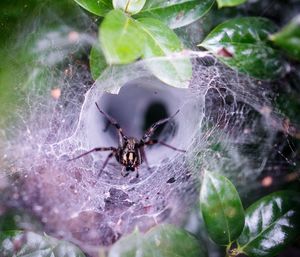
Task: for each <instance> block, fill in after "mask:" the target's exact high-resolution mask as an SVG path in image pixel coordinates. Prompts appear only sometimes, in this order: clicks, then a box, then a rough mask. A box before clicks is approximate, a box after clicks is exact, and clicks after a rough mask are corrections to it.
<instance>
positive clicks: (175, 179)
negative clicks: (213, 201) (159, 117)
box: [3, 27, 296, 255]
mask: <svg viewBox="0 0 300 257" xmlns="http://www.w3.org/2000/svg"><path fill="white" fill-rule="evenodd" d="M72 33H73V34H72ZM76 33H78V32H76ZM72 36H73V37H74V36H76V38H77V39H78V40H77V41H76V44H74V41H72V40H70V38H71V39H72ZM45 38H46V39H47V38H48V40H46V41H45ZM63 39H64V40H63ZM43 40H44V41H38V44H37V46H42V47H34V48H33V49H35V50H36V49H38V50H40V52H39V54H40V56H41V58H42V60H43V62H44V63H43V65H42V66H41V67H36V68H35V69H34V70H33V71H32V73H31V79H30V84H31V87H30V88H29V89H28V91H27V94H26V96H25V97H26V99H27V105H26V108H23V109H22V110H19V112H18V113H17V114H18V115H17V120H18V122H17V123H16V124H17V125H15V126H14V127H11V128H10V130H9V133H7V134H6V135H7V140H6V144H5V148H4V150H3V152H5V153H6V154H5V156H4V157H5V158H4V161H5V163H6V174H8V175H9V179H10V181H11V185H10V186H8V187H7V188H6V190H5V193H6V196H7V197H6V198H5V204H6V205H8V206H14V207H19V208H25V209H27V210H29V211H30V212H32V213H34V214H35V216H36V217H38V218H39V220H40V221H41V222H42V224H43V226H44V230H45V231H46V232H48V233H51V234H53V235H55V236H59V237H62V238H64V239H66V240H70V241H72V242H75V243H77V244H78V245H79V246H80V247H81V248H82V249H84V250H86V251H87V252H89V253H90V254H91V255H93V254H95V255H96V253H97V252H98V249H99V246H103V247H109V246H110V245H111V244H112V243H114V242H115V241H116V240H118V239H119V238H120V237H121V236H122V235H124V234H127V233H129V232H131V231H132V230H133V229H134V228H136V227H138V228H139V229H140V230H141V231H146V230H148V229H149V228H150V227H152V226H155V225H156V224H159V223H164V222H167V223H174V224H177V225H179V226H182V225H184V224H185V222H186V221H187V219H188V216H189V214H190V211H191V210H192V208H193V207H194V206H195V205H196V204H197V201H198V192H199V187H200V182H201V174H202V171H203V170H204V169H209V170H212V171H216V172H220V173H223V174H225V175H226V176H228V177H229V178H230V179H232V180H233V181H234V183H235V184H236V185H238V186H239V187H240V188H244V189H243V190H244V192H245V193H247V192H249V191H250V190H252V189H253V188H255V187H257V186H258V184H257V183H256V179H257V177H258V176H259V175H260V174H261V173H262V172H263V171H264V170H265V169H266V168H268V167H271V166H272V163H274V161H275V160H274V158H278V155H274V152H276V153H277V152H278V151H277V150H275V149H274V144H275V143H276V144H277V145H286V144H287V140H286V139H284V140H283V141H279V142H278V133H279V132H280V131H281V132H287V131H286V127H285V126H284V122H283V117H281V116H280V115H279V114H278V113H276V112H275V111H274V108H273V103H272V99H273V98H274V94H275V93H274V90H273V89H274V84H270V83H267V82H262V81H256V80H253V79H250V78H249V77H247V76H244V75H241V74H238V73H237V72H235V71H233V70H231V69H228V68H226V67H225V66H224V65H222V64H221V63H219V62H218V61H217V60H216V59H215V58H214V57H212V56H210V55H209V54H208V53H205V52H204V53H201V54H199V53H187V52H185V53H183V56H176V57H175V56H174V57H171V58H183V57H184V58H186V57H187V55H188V57H189V58H190V59H191V61H192V64H193V76H192V79H191V82H190V88H189V89H177V88H173V87H170V86H167V85H165V84H163V83H162V82H160V81H159V80H158V79H156V78H155V77H154V76H153V75H152V74H151V73H150V72H149V70H148V69H147V61H139V62H137V63H134V64H130V65H126V66H120V67H113V68H108V69H107V70H106V71H105V72H104V74H103V75H102V76H101V77H100V78H99V79H98V80H97V81H96V82H95V83H94V82H93V80H92V79H91V77H90V73H89V69H88V65H87V62H86V60H84V59H82V58H77V57H76V56H74V55H69V57H67V58H66V57H65V56H66V54H67V53H66V52H65V51H62V50H61V49H64V50H66V49H71V51H72V52H77V51H81V52H83V53H85V54H87V53H88V50H87V49H88V47H86V46H87V45H89V44H90V43H92V42H93V39H91V38H90V37H89V36H87V35H85V34H84V33H82V34H80V33H78V34H74V31H72V30H71V29H70V28H66V27H64V28H62V30H61V33H59V34H53V33H52V34H48V35H47V37H43ZM53 41H54V42H55V43H57V42H63V47H62V48H59V50H58V48H56V47H55V48H54V49H52V50H50V52H49V45H47V44H49V43H50V42H51V44H52V42H53ZM70 46H72V47H71V48H69V47H70ZM45 49H47V51H45ZM85 51H86V52H85ZM67 52H68V51H67ZM68 53H69V52H68ZM50 56H52V58H50ZM55 60H56V61H57V62H55ZM152 61H153V60H152ZM157 61H159V59H157ZM58 64H59V65H60V66H58ZM62 67H63V68H62ZM45 70H46V71H47V73H45ZM41 76H42V77H43V78H46V81H47V86H46V88H45V87H42V86H41V84H42V82H44V81H45V80H40V78H41ZM57 90H58V91H57ZM119 90H120V91H119ZM107 91H110V92H118V91H119V93H118V94H110V93H107ZM56 93H58V94H60V96H57V95H56ZM95 102H97V103H98V104H99V105H100V106H101V108H102V109H104V110H105V111H106V112H108V113H109V114H110V115H111V116H113V117H114V118H115V119H116V120H118V122H119V123H120V125H121V127H122V128H123V129H124V131H125V133H126V134H127V135H130V136H134V137H136V138H141V137H142V135H143V133H144V131H143V129H142V127H143V124H144V121H145V113H146V112H147V110H148V108H149V106H150V105H151V103H154V102H159V103H162V104H163V105H164V106H165V108H166V110H167V113H168V116H170V115H172V114H173V113H175V112H176V111H177V110H178V109H179V110H180V112H179V114H178V115H176V116H175V118H174V119H173V120H172V121H171V122H170V123H168V125H167V126H165V127H164V129H163V131H162V132H161V134H160V135H159V138H160V139H161V140H164V141H166V142H167V143H168V144H171V145H173V146H175V147H177V148H180V149H186V150H187V154H182V153H179V152H176V151H172V150H171V149H168V148H166V147H164V146H159V145H156V146H153V147H151V148H148V149H147V150H146V155H147V157H148V162H149V164H150V166H151V169H150V170H148V169H147V167H146V165H145V164H142V165H140V167H139V173H140V177H139V178H138V179H137V178H135V174H134V173H131V174H130V175H129V176H128V177H126V178H124V177H123V176H122V175H121V168H122V167H121V166H120V164H119V163H117V162H116V160H114V159H112V160H111V161H110V162H109V164H108V165H107V167H106V169H105V170H104V172H103V173H102V175H101V177H98V174H99V170H100V169H101V167H102V165H103V161H104V160H105V158H106V156H107V153H103V152H97V153H93V154H90V155H87V156H85V157H83V158H80V159H78V160H76V161H72V162H68V159H70V158H72V157H74V156H77V155H78V154H80V153H82V152H84V151H87V150H90V149H92V148H94V147H99V146H117V134H116V131H115V129H114V128H109V129H108V131H104V128H105V126H106V120H105V119H104V118H103V116H101V115H100V114H99V112H98V111H97V109H96V106H95ZM285 134H286V133H285ZM294 154H295V155H296V153H295V152H294ZM292 157H293V156H292ZM292 157H291V158H289V157H286V158H285V159H283V160H281V161H280V165H281V166H282V167H284V166H289V165H290V166H295V165H296V163H294V159H293V158H292ZM276 164H278V162H276ZM245 185H247V187H244V186H245ZM241 191H242V190H241Z"/></svg>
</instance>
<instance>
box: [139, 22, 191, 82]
mask: <svg viewBox="0 0 300 257" xmlns="http://www.w3.org/2000/svg"><path fill="white" fill-rule="evenodd" d="M138 23H139V26H140V28H141V30H142V31H143V32H144V33H145V37H146V41H145V48H144V52H143V57H144V58H145V59H147V61H146V63H147V65H148V67H149V68H150V70H151V71H152V72H153V74H154V75H155V76H156V77H158V78H159V79H160V80H161V81H163V82H164V83H166V84H168V85H171V86H174V87H179V88H187V87H188V85H189V81H190V79H191V76H192V65H191V62H190V60H189V58H187V57H178V58H176V57H174V54H175V53H176V52H180V51H182V50H183V47H182V45H181V42H180V40H179V38H178V37H177V35H176V34H175V33H174V32H173V31H172V30H171V29H169V28H168V27H167V26H166V25H165V24H164V23H162V22H160V21H158V20H156V19H152V18H142V19H139V20H138ZM153 57H163V58H154V59H153ZM151 58H152V59H151Z"/></svg>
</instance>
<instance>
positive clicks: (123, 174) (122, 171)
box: [121, 166, 129, 178]
mask: <svg viewBox="0 0 300 257" xmlns="http://www.w3.org/2000/svg"><path fill="white" fill-rule="evenodd" d="M125 169H126V167H124V166H123V167H122V170H121V175H122V176H123V177H124V178H125V177H127V176H128V175H129V172H124V171H125Z"/></svg>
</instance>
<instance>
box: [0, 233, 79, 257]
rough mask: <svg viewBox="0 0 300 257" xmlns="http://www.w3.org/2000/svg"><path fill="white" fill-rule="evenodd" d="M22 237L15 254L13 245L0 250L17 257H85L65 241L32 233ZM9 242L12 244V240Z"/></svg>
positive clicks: (7, 245)
mask: <svg viewBox="0 0 300 257" xmlns="http://www.w3.org/2000/svg"><path fill="white" fill-rule="evenodd" d="M18 236H19V235H18ZM23 237H24V240H25V241H24V243H23V245H22V246H21V248H20V249H19V250H18V252H17V253H16V252H15V250H14V247H13V244H8V243H7V244H6V245H5V246H3V249H1V250H2V251H3V252H8V253H9V252H10V253H14V255H13V256H17V257H28V256H31V257H34V256H38V257H49V256H51V257H62V256H63V257H85V255H84V254H83V253H82V251H81V250H80V249H79V248H78V247H76V246H75V245H73V244H71V243H68V242H66V241H62V240H57V239H55V238H53V237H50V236H41V235H39V234H36V233H34V232H27V233H24V234H23ZM11 240H12V242H13V239H11ZM22 241H23V240H22ZM10 247H11V248H12V249H10Z"/></svg>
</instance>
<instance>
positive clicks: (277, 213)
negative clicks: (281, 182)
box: [200, 172, 300, 257]
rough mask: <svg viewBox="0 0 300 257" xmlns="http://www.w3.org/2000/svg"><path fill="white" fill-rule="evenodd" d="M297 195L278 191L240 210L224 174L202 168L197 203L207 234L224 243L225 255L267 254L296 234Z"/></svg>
mask: <svg viewBox="0 0 300 257" xmlns="http://www.w3.org/2000/svg"><path fill="white" fill-rule="evenodd" d="M299 196H300V195H299V193H297V192H292V191H279V192H276V193H273V194H270V195H268V196H265V197H263V198H262V199H259V200H258V201H257V202H255V203H254V204H252V205H251V206H250V207H249V208H247V209H246V211H245V214H244V210H243V208H242V205H241V202H240V198H239V195H238V193H237V191H236V189H235V188H234V186H233V185H232V184H231V183H230V182H229V181H228V180H227V179H226V178H225V177H224V176H220V175H216V174H213V173H210V172H206V173H205V174H204V180H203V184H202V189H201V195H200V205H201V212H202V216H203V218H204V223H205V225H206V228H207V230H208V233H209V235H210V237H211V238H212V239H213V240H214V241H215V242H216V243H217V244H219V245H225V246H226V249H227V255H228V256H231V257H233V256H238V255H239V254H241V253H243V254H246V255H247V256H250V257H265V256H266V257H271V256H275V255H276V254H278V253H279V252H280V251H281V250H282V249H284V248H285V247H286V246H287V245H288V244H289V243H290V242H291V241H293V240H295V239H296V237H297V236H298V235H299V231H300V200H299V199H300V197H299ZM244 221H245V223H244ZM235 225H236V226H235ZM235 245H237V246H236V247H235Z"/></svg>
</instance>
